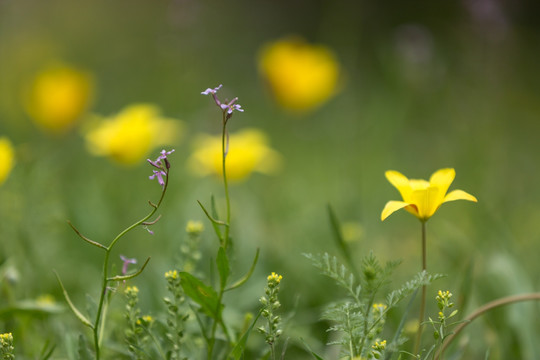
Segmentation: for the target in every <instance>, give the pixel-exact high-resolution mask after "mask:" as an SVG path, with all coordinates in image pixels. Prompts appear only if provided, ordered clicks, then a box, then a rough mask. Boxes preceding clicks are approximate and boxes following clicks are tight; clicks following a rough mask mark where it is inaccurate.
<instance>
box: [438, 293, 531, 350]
mask: <svg viewBox="0 0 540 360" xmlns="http://www.w3.org/2000/svg"><path fill="white" fill-rule="evenodd" d="M529 300H540V293H532V294H523V295H513V296H507V297H504V298H501V299H497V300H493V301H491V302H489V303H487V304H485V305H483V306H481V307H479V308H478V309H476V310H475V311H474V312H473V313H471V314H470V315H469V316H467V317H466V318H465V319H464V322H463V323H461V324H460V325H459V326H458V327H456V329H455V330H454V333H453V334H452V335H450V336H449V337H448V340H447V341H446V342H445V343H444V344H443V346H442V348H441V350H440V351H439V353H438V354H437V355H436V356H435V360H438V359H439V357H440V356H442V353H443V351H444V350H445V349H446V348H447V347H448V346H449V345H450V343H451V342H452V340H454V339H455V338H456V336H458V334H459V333H460V332H461V331H462V330H463V329H464V328H465V326H467V325H469V324H470V323H471V322H472V321H473V320H474V319H476V318H477V317H479V316H480V315H483V314H484V313H486V312H488V311H490V310H492V309H495V308H498V307H501V306H504V305H509V304H513V303H517V302H521V301H529Z"/></svg>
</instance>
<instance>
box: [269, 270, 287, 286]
mask: <svg viewBox="0 0 540 360" xmlns="http://www.w3.org/2000/svg"><path fill="white" fill-rule="evenodd" d="M266 279H267V280H268V281H272V282H274V283H276V284H279V283H280V282H281V280H282V279H283V276H281V275H278V274H276V273H275V272H273V271H272V274H270V275H268V277H267V278H266Z"/></svg>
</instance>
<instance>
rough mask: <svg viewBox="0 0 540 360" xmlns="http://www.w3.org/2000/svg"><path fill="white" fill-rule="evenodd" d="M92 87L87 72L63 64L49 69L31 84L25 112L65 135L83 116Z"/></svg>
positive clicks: (46, 126)
mask: <svg viewBox="0 0 540 360" xmlns="http://www.w3.org/2000/svg"><path fill="white" fill-rule="evenodd" d="M93 88H94V86H93V80H92V77H91V76H90V75H89V74H88V73H86V72H83V71H80V70H77V69H74V68H71V67H68V66H64V65H61V66H54V67H50V68H48V69H46V70H44V71H43V72H41V73H39V74H38V75H37V76H36V78H35V79H34V81H33V83H32V84H31V86H30V89H29V93H28V96H27V99H26V110H27V112H28V114H29V115H30V117H31V118H32V120H34V122H36V123H37V124H38V125H40V126H41V127H42V128H44V129H45V130H48V131H50V132H53V133H62V132H65V131H66V130H68V129H70V128H71V127H72V126H73V124H74V123H75V122H76V121H77V120H78V119H79V118H80V117H81V115H83V114H84V112H85V111H86V109H87V108H88V105H89V104H90V101H91V98H92V94H93Z"/></svg>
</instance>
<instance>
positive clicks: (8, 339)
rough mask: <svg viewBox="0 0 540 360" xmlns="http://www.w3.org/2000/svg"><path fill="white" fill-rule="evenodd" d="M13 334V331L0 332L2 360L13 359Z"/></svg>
mask: <svg viewBox="0 0 540 360" xmlns="http://www.w3.org/2000/svg"><path fill="white" fill-rule="evenodd" d="M14 350H15V348H14V347H13V335H12V334H11V333H5V334H0V357H1V358H2V360H13V359H15V355H14V354H13V351H14Z"/></svg>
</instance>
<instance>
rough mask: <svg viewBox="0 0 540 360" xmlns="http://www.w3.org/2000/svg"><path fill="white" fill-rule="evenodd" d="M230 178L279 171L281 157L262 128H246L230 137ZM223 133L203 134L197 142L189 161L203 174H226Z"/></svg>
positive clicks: (237, 178) (243, 177)
mask: <svg viewBox="0 0 540 360" xmlns="http://www.w3.org/2000/svg"><path fill="white" fill-rule="evenodd" d="M229 139H230V141H229V144H230V146H229V149H228V153H227V164H226V167H227V178H228V179H229V180H231V181H241V180H244V179H246V178H248V177H249V176H250V175H251V173H252V172H254V171H257V172H260V173H264V174H272V173H275V172H276V171H277V170H278V168H279V166H280V162H281V156H280V155H279V154H278V153H277V152H276V151H275V150H273V149H271V148H270V147H269V146H268V139H267V137H266V135H265V134H264V133H263V132H261V131H260V130H256V129H244V130H242V131H239V132H237V133H235V134H230V136H229ZM221 140H222V139H221V136H211V135H202V136H200V137H199V139H198V140H197V141H196V142H195V151H194V152H193V154H192V155H191V157H190V158H189V160H188V165H189V167H190V169H191V170H192V171H193V172H194V173H195V174H196V175H200V176H206V175H209V174H215V175H219V176H221V175H222V174H223V162H222V161H223V154H222V143H221Z"/></svg>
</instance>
